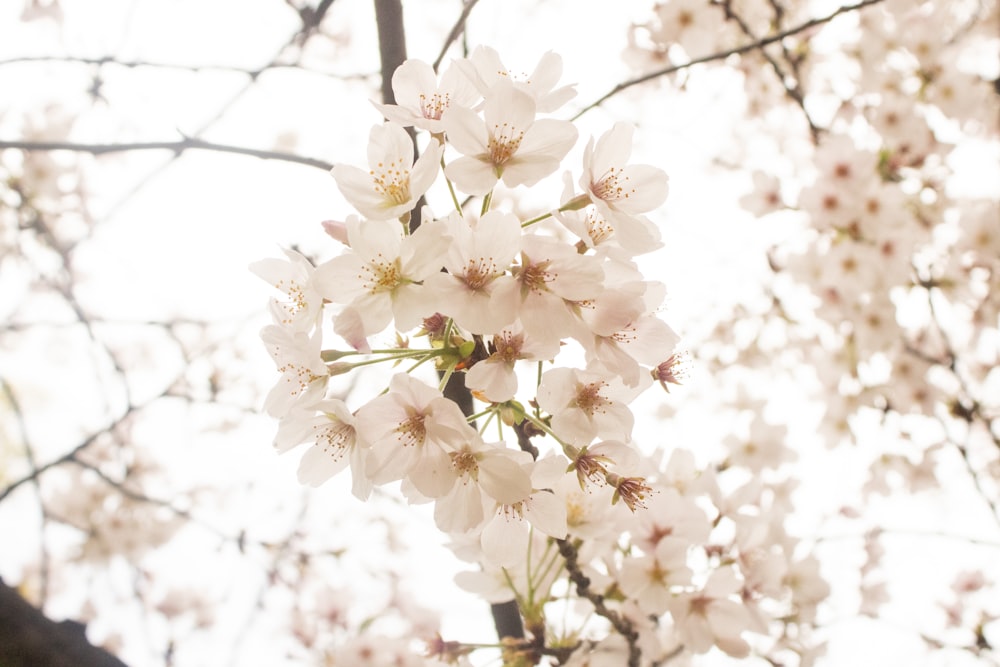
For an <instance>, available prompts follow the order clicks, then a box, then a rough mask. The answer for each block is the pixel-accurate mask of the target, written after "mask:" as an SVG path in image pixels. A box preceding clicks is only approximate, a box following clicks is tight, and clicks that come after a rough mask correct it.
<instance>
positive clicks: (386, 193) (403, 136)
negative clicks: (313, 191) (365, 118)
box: [331, 122, 444, 220]
mask: <svg viewBox="0 0 1000 667" xmlns="http://www.w3.org/2000/svg"><path fill="white" fill-rule="evenodd" d="M443 150H444V148H443V147H442V146H441V144H439V143H438V142H437V141H432V142H431V143H430V145H429V146H428V147H427V148H426V149H425V150H424V153H423V155H421V156H420V157H419V158H418V159H417V161H416V163H414V161H413V142H412V141H411V140H410V135H408V134H407V133H406V130H404V129H403V127H402V126H400V125H399V124H397V123H393V122H388V123H384V124H382V125H376V126H374V127H373V128H372V129H371V134H370V137H369V142H368V166H369V169H368V171H365V170H363V169H359V168H357V167H352V166H350V165H346V164H338V165H334V167H333V170H332V172H331V173H332V174H333V177H334V179H335V180H336V181H337V187H339V188H340V191H341V192H342V193H343V195H344V197H345V198H346V199H347V201H349V202H351V205H352V206H354V208H356V209H357V210H358V212H359V213H361V215H363V216H364V217H366V218H369V219H372V220H392V219H395V218H398V217H400V216H402V215H404V214H409V212H410V210H411V209H412V208H413V207H414V205H415V204H416V202H417V200H418V199H420V196H421V195H423V194H424V193H425V192H427V189H428V188H430V186H431V183H433V182H434V179H435V177H436V176H437V171H438V163H439V162H440V161H441V153H442V151H443Z"/></svg>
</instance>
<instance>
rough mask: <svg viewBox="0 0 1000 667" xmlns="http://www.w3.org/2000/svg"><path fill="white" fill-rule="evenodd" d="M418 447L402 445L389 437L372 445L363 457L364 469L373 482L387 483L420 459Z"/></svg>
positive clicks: (401, 474) (402, 473)
mask: <svg viewBox="0 0 1000 667" xmlns="http://www.w3.org/2000/svg"><path fill="white" fill-rule="evenodd" d="M420 449H421V448H419V447H404V446H402V445H400V444H399V443H398V442H396V441H394V440H391V439H384V440H380V441H379V442H377V443H375V444H374V445H372V448H371V450H370V452H369V453H368V456H367V457H366V458H365V470H366V471H367V473H368V476H369V477H370V478H371V480H372V482H373V483H375V484H379V485H381V484H388V483H389V482H395V481H396V480H399V479H402V478H403V477H404V476H405V475H406V473H407V472H409V471H410V470H411V469H412V468H413V466H414V465H416V463H417V462H418V461H419V460H420V454H421V452H420Z"/></svg>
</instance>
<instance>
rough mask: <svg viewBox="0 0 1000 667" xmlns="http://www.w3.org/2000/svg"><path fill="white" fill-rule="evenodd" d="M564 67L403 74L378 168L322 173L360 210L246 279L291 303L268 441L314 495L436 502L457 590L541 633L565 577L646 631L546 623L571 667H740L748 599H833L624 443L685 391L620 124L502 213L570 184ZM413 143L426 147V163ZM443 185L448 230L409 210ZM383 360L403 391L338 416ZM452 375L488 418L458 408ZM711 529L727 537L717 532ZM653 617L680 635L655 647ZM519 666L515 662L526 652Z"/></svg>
mask: <svg viewBox="0 0 1000 667" xmlns="http://www.w3.org/2000/svg"><path fill="white" fill-rule="evenodd" d="M561 69H562V65H561V60H560V59H559V57H558V56H555V55H554V54H551V53H550V54H547V55H546V56H544V57H543V58H542V60H541V62H540V63H539V65H538V67H537V68H536V69H535V71H534V72H533V73H532V74H531V76H530V77H527V78H524V79H522V78H519V77H517V76H514V75H512V74H511V73H509V72H508V71H507V69H506V68H505V67H504V65H503V64H502V62H501V61H500V59H499V56H498V55H497V53H496V52H495V51H493V50H492V49H488V48H484V47H480V48H478V49H477V50H475V51H474V52H473V53H472V55H471V57H469V58H468V59H464V60H458V61H456V62H453V63H452V65H451V66H450V68H449V69H447V70H446V71H445V72H443V73H442V74H441V76H440V77H438V75H437V74H436V73H435V72H434V71H433V69H432V68H431V67H430V66H429V65H427V64H426V63H423V62H420V61H416V60H411V61H407V62H406V63H404V64H403V65H402V66H401V67H400V68H399V69H398V70H397V71H396V73H395V76H394V77H393V80H392V83H393V89H394V91H395V95H396V100H397V102H398V104H377V105H376V107H377V108H378V109H379V110H380V111H381V112H382V114H383V115H384V116H385V118H386V119H387V120H386V122H383V123H381V124H379V125H376V126H375V127H373V128H372V130H371V132H370V139H369V145H368V164H367V168H359V167H356V166H350V165H341V164H338V165H336V166H335V167H334V168H333V176H334V178H335V180H336V183H337V185H338V187H339V188H340V190H341V192H342V193H343V195H344V197H345V199H346V200H347V201H348V202H350V204H351V205H352V206H353V207H354V208H355V210H356V214H352V215H350V216H348V217H347V218H346V220H345V221H343V222H328V223H326V224H325V227H326V230H327V232H328V233H329V234H330V235H331V236H332V237H334V238H335V239H337V240H338V241H339V242H340V243H341V244H343V249H342V251H341V253H340V254H339V255H338V256H336V257H333V258H332V259H330V260H328V261H326V262H323V263H321V264H319V265H318V266H313V264H312V263H311V262H310V261H308V260H307V259H306V258H305V257H303V256H302V255H300V254H298V253H296V252H293V251H291V250H288V251H286V259H282V260H278V259H270V260H263V261H261V262H258V263H256V264H255V265H253V267H252V269H253V270H254V271H255V272H256V273H257V274H258V275H259V276H260V277H261V278H263V279H264V280H266V281H268V282H269V283H271V284H272V285H274V286H275V288H276V289H277V290H278V291H279V292H280V293H281V296H280V297H276V298H274V299H273V300H272V302H271V314H272V319H273V323H272V324H270V325H269V326H267V327H266V328H265V329H264V330H263V332H262V338H263V339H264V342H265V344H266V346H267V348H268V350H269V351H270V353H271V355H272V357H273V358H274V360H275V363H276V365H277V368H278V370H279V371H280V372H281V378H280V379H279V381H278V383H277V384H276V385H275V386H274V388H273V389H272V391H271V392H270V394H269V395H268V397H267V399H266V402H265V409H266V411H267V412H268V413H269V414H270V415H271V416H273V417H275V418H277V419H278V420H279V427H278V435H277V437H276V440H275V445H276V447H277V448H278V449H279V450H281V451H285V450H288V449H291V448H293V447H296V446H298V445H300V444H307V445H309V448H308V450H307V452H306V454H305V455H304V456H303V457H302V459H301V465H300V468H299V477H300V479H301V481H302V482H304V483H307V484H311V485H318V484H321V483H323V482H324V481H326V480H328V479H329V478H330V477H332V476H333V475H335V474H337V473H338V472H341V471H342V470H344V469H345V468H348V467H349V468H350V470H351V475H352V479H353V492H354V494H355V495H356V496H357V497H358V498H360V499H366V498H367V497H368V496H369V494H370V493H371V491H372V489H373V487H374V486H378V485H383V484H388V483H393V482H400V483H401V489H402V492H403V493H404V494H405V496H406V497H407V498H408V499H409V500H410V501H411V502H433V503H434V519H435V521H436V523H437V526H438V528H439V529H440V530H442V531H443V532H445V533H447V534H449V535H450V536H451V537H452V539H453V541H454V548H455V549H456V551H457V552H458V554H459V555H460V556H461V557H462V558H465V559H467V560H469V561H472V562H475V563H477V564H478V565H479V566H480V568H481V571H480V572H478V573H465V576H463V577H462V578H461V582H462V584H463V585H464V586H466V587H467V588H469V589H470V590H474V591H476V592H477V593H479V594H481V595H482V596H483V597H485V598H486V599H488V600H490V601H494V602H500V601H506V600H512V599H517V600H518V603H519V608H520V612H521V614H522V616H523V618H524V620H525V622H526V624H527V626H528V628H529V631H530V632H531V633H532V634H535V635H536V636H541V635H542V634H544V633H543V629H544V628H545V626H546V621H545V619H546V616H545V613H546V612H545V610H546V608H547V605H549V604H550V603H552V602H553V598H552V595H554V591H555V590H557V589H558V587H557V586H556V584H557V582H558V581H560V580H562V581H565V580H566V578H567V577H569V578H571V579H573V580H574V581H576V582H577V592H578V593H579V595H580V603H581V604H583V605H593V599H592V598H591V597H589V596H591V595H595V596H600V597H601V598H603V597H606V596H607V594H608V592H610V591H619V592H620V594H623V595H624V596H625V597H626V598H627V600H617V601H613V600H608V601H607V602H602V603H601V604H600V605H599V606H593V607H592V610H593V611H596V612H597V615H598V616H606V617H607V618H609V619H610V618H612V617H613V618H618V619H619V622H621V623H627V624H630V625H632V626H633V627H634V630H635V632H634V633H628V641H627V642H624V643H622V644H621V645H620V646H618V647H617V648H614V647H611V648H609V645H607V644H606V643H604V642H605V640H606V639H607V632H606V629H605V630H604V631H603V635H601V634H598V635H597V636H593V635H591V634H588V633H589V632H590V631H589V630H588V631H586V632H584V631H583V630H582V629H581V628H583V627H585V626H586V627H588V628H589V627H591V626H590V625H588V624H587V620H586V619H587V615H586V614H585V615H584V616H583V617H581V618H580V619H577V620H578V623H577V625H572V624H568V625H567V626H566V627H564V628H561V629H558V631H557V629H556V628H550V629H549V631H548V632H549V633H553V632H555V633H556V635H555V636H554V640H553V641H554V645H555V644H561V645H562V646H567V645H568V646H570V647H571V648H572V649H574V650H575V651H576V652H577V653H578V655H579V659H580V660H583V659H586V656H587V655H590V654H591V653H593V652H594V651H606V650H612V651H614V652H617V653H616V654H617V655H619V659H620V660H622V661H624V660H626V658H625V656H626V655H627V654H629V653H630V652H632V653H634V652H635V651H636V650H638V648H637V647H638V644H637V643H636V642H637V641H638V639H637V638H641V639H642V642H643V643H645V644H647V646H646V647H645V649H644V650H645V651H646V653H647V654H648V655H649V657H650V659H653V658H655V657H656V656H662V655H666V654H668V653H669V652H670V651H673V650H676V649H677V646H678V645H679V644H680V645H683V646H686V648H687V650H689V651H692V652H697V653H701V652H705V651H707V650H709V649H710V648H712V647H713V646H717V647H719V648H721V649H722V650H724V651H726V652H728V653H730V654H732V655H746V654H747V653H748V652H749V650H750V649H749V644H748V643H747V642H746V641H745V640H744V639H743V638H742V637H741V635H742V633H743V632H744V631H749V630H757V629H759V628H760V627H762V626H761V622H760V619H759V617H760V614H762V613H763V612H761V611H760V608H759V607H758V602H759V601H760V600H762V599H763V598H764V597H772V598H776V599H778V598H780V599H782V600H783V602H782V604H784V605H785V606H784V607H783V609H785V610H786V612H788V613H791V614H792V615H793V616H794V615H796V614H801V615H802V616H803V617H805V616H808V615H809V613H810V612H809V611H808V610H807V607H809V606H810V605H814V604H815V602H816V601H818V599H819V598H821V597H822V595H819V596H815V599H809V600H807V601H805V602H803V601H802V600H800V599H799V598H798V597H796V596H794V595H793V594H792V593H791V592H790V588H789V586H787V585H786V583H785V582H786V578H787V577H789V576H790V573H791V572H792V571H793V570H794V569H795V568H796V567H798V565H797V564H796V562H794V561H792V559H791V556H792V554H791V550H787V551H780V550H779V551H771V552H767V553H763V552H762V553H760V555H755V554H757V553H758V552H760V549H761V548H760V546H759V545H758V544H755V543H754V544H751V542H753V538H752V537H751V534H753V532H754V531H753V530H751V526H753V525H756V523H757V522H759V521H761V519H760V517H751V516H750V515H749V514H745V513H744V512H743V509H742V508H743V507H744V504H743V503H741V502H738V501H730V500H727V499H724V494H723V493H722V491H720V489H719V487H718V486H717V485H716V484H715V483H714V481H713V479H714V478H713V477H712V476H711V474H710V472H707V473H706V476H705V477H703V478H702V476H701V473H698V472H696V470H695V468H694V463H693V460H692V459H691V458H690V455H687V454H685V453H684V452H682V451H681V450H677V451H676V452H674V454H675V455H674V456H673V457H672V458H671V459H670V461H669V462H667V463H665V464H664V463H661V464H658V463H656V462H654V461H653V460H651V459H649V458H647V457H644V456H642V455H641V453H640V451H639V449H638V448H637V447H636V446H635V445H634V444H633V442H632V437H633V433H632V430H633V425H634V422H635V419H634V416H633V413H632V411H631V409H630V408H629V404H630V402H631V401H632V400H633V399H634V398H636V397H637V396H638V395H639V394H640V393H641V392H642V391H643V390H645V389H647V388H648V387H649V386H650V385H652V384H653V383H654V382H655V381H658V382H660V384H661V385H662V386H663V387H664V388H666V387H667V384H668V383H669V384H679V383H680V382H681V381H682V379H683V377H684V372H683V368H682V367H683V362H684V360H685V356H684V355H683V354H682V353H681V352H680V351H679V350H677V349H676V346H677V343H678V336H677V334H676V333H675V332H674V331H673V329H671V327H670V326H669V325H668V324H667V323H666V322H665V321H664V320H663V319H661V317H660V316H659V312H660V309H661V304H662V302H663V299H664V296H665V289H664V287H663V285H662V284H660V283H658V282H656V281H651V280H648V279H647V278H646V276H644V275H643V273H642V272H641V271H640V270H639V268H638V266H637V264H636V262H635V259H634V258H635V257H636V256H637V255H640V254H643V253H646V252H650V251H653V250H655V249H657V248H659V247H661V245H662V243H661V241H660V232H659V229H658V228H657V227H656V225H654V224H653V223H652V222H651V221H650V220H649V219H648V218H647V217H646V214H647V213H649V212H651V211H653V210H654V209H656V208H657V207H659V206H660V205H661V204H662V203H663V202H664V201H665V199H666V197H667V191H668V178H667V175H666V173H664V172H663V171H662V170H661V169H658V168H656V167H654V166H650V165H644V164H636V163H634V162H633V161H632V160H631V152H632V139H633V128H632V127H631V126H630V125H628V124H626V123H618V124H615V125H614V126H613V127H612V128H611V129H610V130H608V131H607V132H606V133H605V134H603V135H602V136H600V137H597V138H591V139H590V140H589V141H588V142H587V143H586V145H585V146H584V147H583V150H582V154H581V158H580V160H581V161H580V162H579V163H578V164H577V166H576V167H575V168H571V169H570V170H569V171H567V172H566V173H565V174H564V183H565V186H564V189H563V194H562V198H561V201H560V203H559V204H558V205H556V206H553V207H552V208H551V209H550V210H548V211H544V210H543V211H540V212H539V213H538V215H535V216H534V217H530V218H525V217H523V216H519V215H518V214H517V213H515V212H514V211H512V210H506V209H505V208H504V207H502V206H498V205H497V202H498V201H499V200H500V199H501V198H500V197H495V196H494V194H495V193H496V192H498V191H499V188H507V189H515V188H520V187H522V186H523V187H532V186H535V185H536V184H539V183H540V182H542V181H543V179H546V178H547V177H550V176H552V175H554V174H558V172H559V170H560V167H561V165H562V163H563V161H564V159H565V158H566V157H567V155H568V154H569V153H570V151H571V150H572V149H573V147H574V145H575V144H576V143H577V140H578V132H577V129H576V127H575V126H574V125H573V124H572V123H571V122H568V121H564V120H559V119H556V118H553V117H550V115H549V114H551V113H553V112H556V111H558V110H559V109H560V108H561V107H562V106H563V104H564V103H565V102H566V101H568V100H569V99H571V98H572V97H573V94H574V91H573V89H572V87H571V86H562V87H559V86H558V85H557V84H558V81H559V78H560V76H561ZM407 127H412V128H414V130H417V131H424V132H423V133H421V134H418V135H417V136H418V145H419V146H420V157H419V158H416V159H415V158H414V144H413V142H412V141H411V138H410V135H409V134H408V132H407V130H406V128H407ZM574 172H575V173H574ZM577 174H578V175H577ZM440 180H443V181H444V185H443V186H442V187H441V188H440V189H439V190H438V192H440V193H441V194H444V193H445V192H447V193H448V194H449V195H450V199H451V204H452V210H451V211H450V212H449V213H447V214H444V215H438V214H435V212H434V211H433V210H432V208H431V207H430V206H427V205H423V204H422V201H424V200H425V199H427V198H429V197H431V196H433V195H434V194H435V190H434V187H433V186H434V184H435V183H436V182H438V181H440ZM460 194H464V195H466V197H465V199H464V203H463V199H462V197H461V196H460ZM387 340H388V341H392V342H391V343H389V344H381V343H380V341H387ZM420 340H423V341H425V344H424V345H417V344H416V343H417V342H418V341H420ZM331 341H332V343H331ZM378 362H386V364H388V365H391V367H392V368H393V371H394V373H393V374H392V375H391V377H389V378H388V379H387V381H386V383H385V385H383V386H384V391H382V392H381V393H380V394H378V395H377V396H374V397H369V398H368V399H367V400H366V401H363V402H360V403H359V404H357V405H350V404H349V402H350V401H352V400H353V398H354V397H352V396H337V395H336V391H335V390H334V389H332V388H331V380H332V378H334V377H337V376H341V375H344V374H346V373H349V372H351V371H353V370H355V369H358V368H361V367H368V366H370V365H372V364H374V363H378ZM432 367H433V369H434V370H436V371H437V375H432V374H430V373H428V372H427V371H428V370H429V369H430V368H432ZM456 376H461V377H460V378H457V377H456ZM456 379H461V380H464V385H465V387H467V388H468V390H470V391H471V394H472V396H473V397H474V398H475V399H476V401H478V405H479V406H480V408H481V409H480V410H479V411H478V412H477V413H476V414H473V415H470V414H466V413H463V411H462V410H461V409H460V408H459V406H458V404H457V403H456V402H455V401H454V400H452V398H450V397H449V396H447V395H446V388H447V387H448V386H449V383H451V382H454V381H455V380H456ZM477 423H478V424H479V428H477V427H476V424H477ZM492 427H495V428H496V430H493V428H492ZM494 433H495V434H496V435H493V434H494ZM487 434H489V435H487ZM535 440H537V441H538V443H539V445H541V447H539V446H536V445H535V444H533V442H534V441H535ZM748 493H749V494H750V495H751V496H752V494H753V491H752V490H751V491H749V492H748ZM748 497H749V496H748ZM705 508H711V512H712V514H713V518H712V519H710V518H709V515H708V514H706V509H705ZM775 511H777V510H775ZM719 525H722V526H723V530H724V531H725V532H726V533H728V535H726V536H722V537H718V538H710V536H712V535H714V532H713V528H714V527H715V526H719ZM710 541H713V542H714V543H713V544H710ZM623 549H624V551H623ZM581 553H583V554H585V555H581ZM623 553H624V554H627V556H628V557H627V558H625V559H624V560H623V559H622V554H623ZM561 560H565V567H562V566H559V565H558V564H557V561H561ZM734 563H740V564H741V565H740V566H739V567H734V566H733V564H734ZM594 568H598V569H597V570H595V569H594ZM584 569H585V570H586V571H587V574H586V576H585V577H584V575H583V571H584ZM599 571H600V572H602V574H601V575H600V576H598V572H599ZM813 576H814V577H815V573H813ZM581 577H584V578H585V579H586V580H589V581H592V582H593V584H592V585H591V587H590V588H587V585H583V584H580V583H579V578H581ZM812 587H813V588H814V589H815V588H816V587H817V586H816V585H813V586H812ZM820 587H821V586H820ZM793 598H794V602H793ZM789 604H792V605H793V608H794V611H788V610H789V609H791V608H789V607H788V605H789ZM651 617H652V618H656V617H660V618H662V619H664V621H669V620H670V619H672V623H669V622H668V623H666V627H669V628H670V631H669V632H668V633H667V635H666V636H664V635H663V633H662V632H661V633H657V631H656V628H655V624H654V625H653V626H651V625H650V624H649V619H650V618H651ZM622 619H624V620H622ZM591 625H592V624H591ZM585 638H587V640H586V641H584V639H585ZM617 640H622V636H617ZM567 642H568V643H567ZM448 645H450V644H448ZM527 646H530V648H527ZM508 649H509V650H510V651H513V652H515V653H516V652H517V651H518V650H523V651H526V652H527V653H525V654H524V655H522V656H521V657H522V658H523V659H525V660H527V659H528V657H530V655H529V654H530V653H531V651H537V650H539V645H538V644H527V645H526V647H521V648H520V649H518V648H517V647H516V646H511V647H508ZM621 651H625V653H621ZM567 655H568V654H567ZM536 657H537V656H536ZM518 664H520V663H518ZM532 664H534V663H532ZM621 664H624V662H621Z"/></svg>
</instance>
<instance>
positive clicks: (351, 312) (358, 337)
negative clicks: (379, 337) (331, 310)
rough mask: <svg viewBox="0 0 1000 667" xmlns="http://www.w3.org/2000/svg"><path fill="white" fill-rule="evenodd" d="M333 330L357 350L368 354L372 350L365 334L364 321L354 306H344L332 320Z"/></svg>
mask: <svg viewBox="0 0 1000 667" xmlns="http://www.w3.org/2000/svg"><path fill="white" fill-rule="evenodd" d="M333 330H334V331H335V332H336V334H337V335H338V336H340V337H341V338H343V339H344V340H345V341H346V342H347V344H348V345H350V346H351V347H353V348H354V349H355V350H357V351H358V352H363V353H364V354H368V353H370V352H371V351H372V349H371V347H369V345H368V337H367V335H366V334H365V326H364V321H363V320H362V318H361V313H359V312H358V311H357V309H356V308H352V307H351V306H348V307H347V308H344V310H343V311H341V313H340V314H339V315H337V318H336V319H335V320H334V324H333Z"/></svg>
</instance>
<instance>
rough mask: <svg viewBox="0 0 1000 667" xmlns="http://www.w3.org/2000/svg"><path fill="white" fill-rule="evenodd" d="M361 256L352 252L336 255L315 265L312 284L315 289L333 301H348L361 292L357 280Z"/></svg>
mask: <svg viewBox="0 0 1000 667" xmlns="http://www.w3.org/2000/svg"><path fill="white" fill-rule="evenodd" d="M361 266H362V262H361V258H360V257H358V256H357V255H355V254H353V253H348V254H344V255H338V256H337V257H334V258H333V259H331V260H329V261H327V262H324V263H323V264H320V265H319V266H318V267H316V273H315V274H313V284H314V286H315V287H316V291H317V292H319V294H320V295H321V296H322V297H323V298H324V299H328V300H329V301H332V302H333V303H350V302H351V301H353V300H354V299H355V298H357V297H358V296H359V295H360V294H362V293H363V289H362V287H361V284H360V283H359V282H358V273H359V272H360V271H361Z"/></svg>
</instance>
